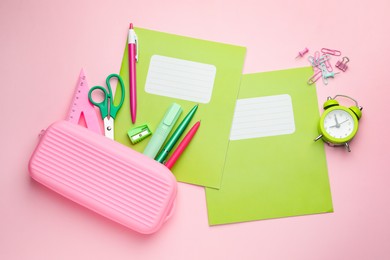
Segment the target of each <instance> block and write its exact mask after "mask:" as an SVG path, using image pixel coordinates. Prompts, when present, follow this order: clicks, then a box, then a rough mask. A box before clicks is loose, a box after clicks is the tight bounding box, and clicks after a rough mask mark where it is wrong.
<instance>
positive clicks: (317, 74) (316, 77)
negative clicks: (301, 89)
mask: <svg viewBox="0 0 390 260" xmlns="http://www.w3.org/2000/svg"><path fill="white" fill-rule="evenodd" d="M321 77H322V71H321V70H318V71H317V72H315V73H314V74H313V76H311V77H310V78H309V80H308V81H307V84H309V85H313V84H314V83H316V81H317V80H319V79H320V78H321Z"/></svg>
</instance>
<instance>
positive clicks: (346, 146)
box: [345, 143, 351, 152]
mask: <svg viewBox="0 0 390 260" xmlns="http://www.w3.org/2000/svg"><path fill="white" fill-rule="evenodd" d="M345 148H347V150H348V152H351V148H350V147H349V144H348V143H345Z"/></svg>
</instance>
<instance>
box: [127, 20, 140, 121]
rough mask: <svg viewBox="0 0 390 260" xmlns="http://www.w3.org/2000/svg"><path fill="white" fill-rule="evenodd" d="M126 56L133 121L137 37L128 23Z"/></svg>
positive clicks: (135, 105) (131, 25)
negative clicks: (127, 59) (127, 58)
mask: <svg viewBox="0 0 390 260" xmlns="http://www.w3.org/2000/svg"><path fill="white" fill-rule="evenodd" d="M128 57H129V88H130V92H129V93H130V113H131V121H132V122H133V124H134V123H135V118H136V115H137V82H136V73H135V63H136V62H138V38H137V35H136V34H135V31H134V29H133V24H132V23H130V28H129V35H128Z"/></svg>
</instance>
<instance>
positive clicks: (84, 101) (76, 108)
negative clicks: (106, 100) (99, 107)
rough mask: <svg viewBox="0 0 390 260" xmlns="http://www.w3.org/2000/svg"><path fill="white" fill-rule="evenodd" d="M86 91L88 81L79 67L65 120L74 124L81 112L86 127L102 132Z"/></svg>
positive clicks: (78, 119) (77, 121) (87, 89)
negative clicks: (78, 74) (77, 78)
mask: <svg viewBox="0 0 390 260" xmlns="http://www.w3.org/2000/svg"><path fill="white" fill-rule="evenodd" d="M88 91H89V87H88V82H87V79H86V77H85V74H84V70H83V69H81V71H80V76H79V80H78V81H77V85H76V89H75V92H74V95H73V100H72V103H71V105H70V108H69V113H68V117H67V120H68V121H69V122H72V123H74V124H78V123H79V121H80V117H81V114H83V115H84V119H85V124H86V125H87V128H88V129H89V130H92V131H94V132H96V133H98V134H102V130H101V128H100V123H99V118H98V115H97V114H96V111H95V107H94V105H92V103H91V102H89V99H88Z"/></svg>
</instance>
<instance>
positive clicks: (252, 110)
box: [206, 68, 333, 225]
mask: <svg viewBox="0 0 390 260" xmlns="http://www.w3.org/2000/svg"><path fill="white" fill-rule="evenodd" d="M311 74H312V69H311V68H298V69H289V70H281V71H272V72H265V73H255V74H247V75H243V77H242V81H241V87H240V92H239V96H238V100H237V105H236V110H235V113H234V119H233V124H232V130H231V135H230V143H229V147H228V151H227V156H226V164H225V168H224V175H223V179H222V184H221V188H220V189H219V190H217V189H212V188H206V199H207V208H208V218H209V224H210V225H218V224H227V223H234V222H245V221H253V220H261V219H269V218H280V217H288V216H297V215H306V214H314V213H325V212H332V211H333V206H332V198H331V192H330V186H329V180H328V173H327V165H326V158H325V151H324V144H323V143H322V142H314V141H313V139H314V138H315V137H316V136H318V132H317V124H318V120H319V111H318V102H317V94H316V89H315V87H314V86H308V85H306V84H305V82H306V81H307V79H308V78H309V77H310V75H311Z"/></svg>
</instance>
